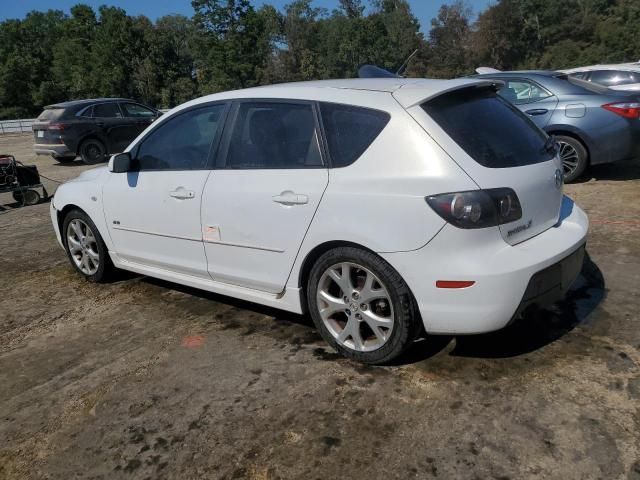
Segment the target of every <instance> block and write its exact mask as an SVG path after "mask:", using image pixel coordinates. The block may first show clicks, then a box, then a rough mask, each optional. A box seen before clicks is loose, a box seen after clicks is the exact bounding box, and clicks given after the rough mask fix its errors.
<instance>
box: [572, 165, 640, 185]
mask: <svg viewBox="0 0 640 480" xmlns="http://www.w3.org/2000/svg"><path fill="white" fill-rule="evenodd" d="M638 179H640V160H628V161H622V162H616V163H604V164H601V165H593V166H592V167H589V169H588V170H587V172H586V173H585V174H584V175H583V176H582V177H581V178H579V179H578V180H576V181H575V182H574V183H587V182H589V181H592V180H610V181H624V180H638Z"/></svg>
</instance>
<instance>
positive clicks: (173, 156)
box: [134, 105, 224, 170]
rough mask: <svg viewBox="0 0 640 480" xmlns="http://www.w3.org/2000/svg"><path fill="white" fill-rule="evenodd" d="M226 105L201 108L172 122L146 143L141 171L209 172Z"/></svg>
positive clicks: (137, 162) (138, 160)
mask: <svg viewBox="0 0 640 480" xmlns="http://www.w3.org/2000/svg"><path fill="white" fill-rule="evenodd" d="M223 112H224V105H213V106H208V107H204V108H198V109H196V110H191V111H189V112H186V113H183V114H180V115H177V116H175V117H173V118H170V119H168V120H167V121H166V122H164V123H163V124H161V125H160V126H159V127H158V128H156V129H154V130H153V131H152V132H151V133H150V134H149V135H148V136H147V138H145V139H144V140H143V142H142V145H141V146H140V148H139V149H138V154H137V155H136V159H135V161H134V168H135V169H138V170H195V169H202V168H206V166H207V160H208V157H209V150H210V148H211V144H212V143H213V139H214V138H215V136H216V133H217V132H218V130H219V129H220V128H221V126H222V125H221V124H222V121H223Z"/></svg>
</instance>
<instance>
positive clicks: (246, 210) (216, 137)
mask: <svg viewBox="0 0 640 480" xmlns="http://www.w3.org/2000/svg"><path fill="white" fill-rule="evenodd" d="M496 88H497V85H496V84H495V82H494V81H486V80H477V79H459V80H412V79H368V80H335V81H334V80H332V81H321V82H309V83H294V84H285V85H276V86H270V87H261V88H255V89H247V90H241V91H235V92H226V93H220V94H215V95H210V96H207V97H203V98H199V99H197V100H194V101H191V102H188V103H186V104H184V105H181V106H179V107H177V108H175V109H173V110H172V111H170V112H169V113H167V114H165V115H164V116H162V117H161V118H160V119H159V120H157V121H156V122H154V123H153V124H152V125H151V126H150V127H149V128H147V130H146V131H144V132H143V133H142V134H141V135H140V136H139V137H138V138H137V139H135V140H134V141H133V143H132V144H131V145H130V146H129V148H128V149H127V150H126V152H125V153H122V154H118V155H115V156H114V157H112V158H111V160H110V162H109V166H108V168H106V167H104V168H97V169H94V170H90V171H87V172H85V173H83V174H81V175H80V176H79V177H78V178H77V179H75V180H72V181H70V182H68V183H66V184H64V185H62V186H61V187H60V188H59V189H58V191H57V192H56V195H55V198H54V200H53V202H52V203H51V219H52V221H53V226H54V228H55V231H56V234H57V236H58V240H59V242H60V244H61V245H62V246H63V247H64V248H65V249H66V251H67V253H68V256H69V260H70V261H71V264H72V265H73V266H74V268H75V269H76V270H77V271H78V272H80V273H81V274H82V275H84V276H85V277H86V278H87V279H88V280H90V281H100V280H102V279H104V278H105V277H106V276H107V275H108V274H109V273H110V271H112V270H113V269H114V268H120V269H124V270H131V271H133V272H138V273H140V274H143V275H149V276H152V277H158V278H162V279H165V280H169V281H172V282H176V283H180V284H184V285H189V286H192V287H196V288H201V289H204V290H208V291H211V292H216V293H220V294H224V295H229V296H232V297H236V298H240V299H244V300H248V301H252V302H256V303H260V304H264V305H268V306H271V307H277V308H281V309H284V310H288V311H291V312H297V313H306V312H308V313H309V314H310V315H311V317H312V318H313V321H314V322H315V324H316V326H317V328H318V330H319V331H320V332H321V334H322V336H323V337H324V338H325V339H326V341H327V342H328V343H329V344H331V346H333V347H334V348H335V349H337V350H338V351H339V352H341V353H342V354H344V355H345V356H347V357H351V358H354V359H356V360H359V361H363V362H368V363H384V362H388V361H389V360H391V359H392V358H394V357H396V356H397V355H399V354H400V353H401V352H402V351H403V350H405V349H406V348H407V347H408V346H409V345H410V344H411V342H412V341H413V340H414V339H415V338H416V336H417V335H420V334H421V333H422V332H423V331H424V332H426V333H427V334H432V335H436V334H474V333H482V332H489V331H492V330H496V329H500V328H502V327H504V326H506V325H507V324H508V323H509V322H510V321H511V320H512V319H513V318H515V317H516V316H517V315H518V314H519V313H521V312H522V311H523V309H524V308H526V307H528V306H530V305H546V304H549V303H552V302H554V301H556V300H558V299H560V298H561V296H562V295H563V294H564V292H566V291H567V289H568V288H569V286H570V285H571V284H572V282H573V281H574V280H575V278H576V277H577V275H578V273H579V271H580V268H581V265H582V258H583V254H584V245H585V238H586V235H587V226H588V221H587V217H586V215H585V214H584V212H583V211H582V210H581V209H580V208H579V207H578V206H577V205H576V204H574V203H573V201H571V200H570V199H569V198H567V197H565V196H563V194H562V170H561V169H562V166H561V164H560V161H559V159H558V157H557V154H556V151H555V145H554V144H553V142H552V141H549V138H548V137H547V136H546V135H545V134H544V133H543V132H542V131H541V130H539V129H538V128H537V127H536V126H535V125H534V124H533V123H532V122H531V121H530V120H529V119H527V118H526V117H525V116H524V115H523V114H522V113H520V112H519V111H518V110H517V109H515V108H514V107H512V106H511V105H510V104H509V103H507V102H505V101H504V100H502V99H501V98H500V97H499V96H498V95H497V94H496Z"/></svg>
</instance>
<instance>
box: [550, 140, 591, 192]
mask: <svg viewBox="0 0 640 480" xmlns="http://www.w3.org/2000/svg"><path fill="white" fill-rule="evenodd" d="M556 141H557V142H558V145H559V147H560V150H559V155H560V160H562V167H563V170H564V181H565V183H571V182H573V181H574V180H576V179H577V178H578V177H580V175H582V174H583V173H584V171H585V170H586V168H587V165H588V164H589V158H588V153H587V149H586V148H585V147H584V145H582V143H581V142H580V141H579V140H576V139H575V138H572V137H566V136H564V135H557V136H556Z"/></svg>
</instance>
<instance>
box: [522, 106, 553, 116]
mask: <svg viewBox="0 0 640 480" xmlns="http://www.w3.org/2000/svg"><path fill="white" fill-rule="evenodd" d="M548 111H549V110H547V109H546V108H532V109H531V110H526V111H525V112H524V113H526V114H528V115H544V114H545V113H547V112H548Z"/></svg>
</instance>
